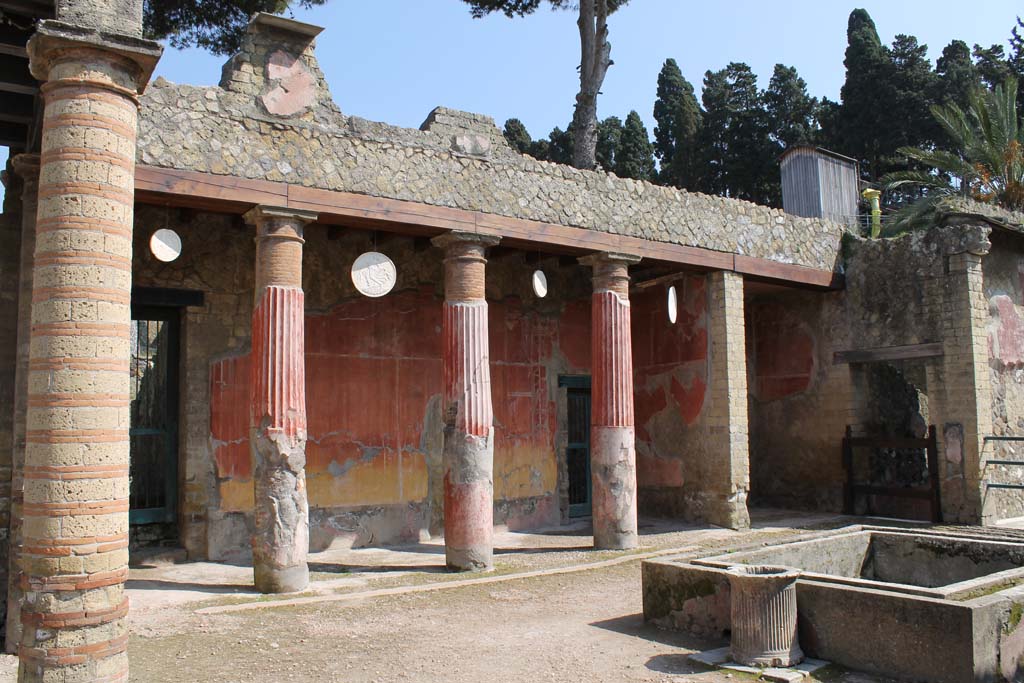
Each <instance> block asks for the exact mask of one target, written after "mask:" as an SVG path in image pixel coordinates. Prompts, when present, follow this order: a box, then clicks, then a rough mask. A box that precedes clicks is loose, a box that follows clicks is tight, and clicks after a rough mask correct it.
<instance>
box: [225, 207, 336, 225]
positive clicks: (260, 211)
mask: <svg viewBox="0 0 1024 683" xmlns="http://www.w3.org/2000/svg"><path fill="white" fill-rule="evenodd" d="M319 217H320V214H319V213H317V212H316V211H305V210H303V209H292V208H289V207H287V206H270V205H268V204H257V205H256V206H254V207H252V208H251V209H249V210H248V211H246V212H245V213H244V214H242V220H244V221H245V222H246V223H247V224H248V225H255V226H257V227H258V226H260V225H262V224H263V223H265V222H267V221H270V220H274V219H284V220H290V221H295V222H298V223H301V224H303V225H305V224H306V223H314V222H316V219H317V218H319Z"/></svg>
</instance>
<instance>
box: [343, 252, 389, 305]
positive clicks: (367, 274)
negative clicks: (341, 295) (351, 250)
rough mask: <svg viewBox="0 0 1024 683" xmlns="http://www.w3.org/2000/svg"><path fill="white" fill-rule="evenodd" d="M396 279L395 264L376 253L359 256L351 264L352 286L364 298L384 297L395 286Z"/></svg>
mask: <svg viewBox="0 0 1024 683" xmlns="http://www.w3.org/2000/svg"><path fill="white" fill-rule="evenodd" d="M397 278H398V272H397V271H396V270H395V264H394V263H393V262H392V261H391V259H389V258H388V257H387V256H385V255H384V254H382V253H380V252H378V251H367V252H365V253H363V254H360V255H359V257H358V258H357V259H356V260H355V262H354V263H353V264H352V284H354V285H355V286H356V289H357V290H359V293H360V294H363V295H364V296H370V297H378V296H384V295H385V294H387V293H388V292H390V291H391V289H392V288H393V287H394V286H395V280H396V279H397Z"/></svg>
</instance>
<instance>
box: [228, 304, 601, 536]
mask: <svg viewBox="0 0 1024 683" xmlns="http://www.w3.org/2000/svg"><path fill="white" fill-rule="evenodd" d="M488 314H489V319H488V325H489V335H490V353H491V382H492V388H491V390H492V397H493V403H494V424H495V449H494V460H495V463H494V464H495V467H494V486H495V499H496V500H497V501H514V500H521V499H534V501H533V504H531V505H530V506H526V507H524V509H523V512H522V514H521V515H516V514H513V515H512V516H511V517H510V518H509V519H506V520H496V521H499V522H505V523H507V524H508V525H509V526H510V528H526V527H529V526H540V525H544V524H551V523H557V520H558V514H559V512H558V501H557V458H556V454H555V430H556V426H557V419H556V405H555V396H554V394H553V392H552V390H551V389H550V388H549V377H548V368H547V366H548V365H550V364H551V359H552V357H553V356H555V355H556V354H560V355H561V356H563V357H564V358H567V359H569V362H570V364H572V365H574V366H576V368H577V370H576V371H584V372H585V371H586V368H585V364H589V325H590V321H589V300H587V301H583V302H574V303H572V304H570V305H568V306H567V307H566V308H565V310H564V312H563V314H562V316H561V317H560V318H559V319H555V318H551V317H545V316H541V315H539V314H537V313H536V312H533V311H524V309H523V306H522V304H521V302H520V301H519V300H518V299H516V298H508V299H505V300H503V301H500V302H490V306H489V312H488ZM441 315H442V309H441V302H440V301H439V300H438V299H437V297H436V296H435V294H434V291H433V288H425V289H422V290H406V291H403V292H399V293H396V294H393V295H391V296H387V297H383V298H380V299H367V298H362V297H360V298H358V299H352V300H349V301H346V302H345V303H343V304H341V305H339V306H337V307H335V308H334V309H332V310H331V311H330V312H328V313H326V314H313V313H307V315H306V396H307V414H308V421H309V434H308V442H307V445H306V457H307V468H306V476H307V483H308V486H309V498H310V505H311V506H313V507H329V508H334V507H338V508H346V507H359V506H367V505H399V504H403V503H408V502H416V501H424V500H426V499H428V497H429V488H428V487H430V486H434V485H439V482H438V483H436V484H435V483H434V482H431V481H430V479H429V476H428V471H427V453H426V439H425V433H424V431H425V429H426V425H427V421H428V419H429V418H428V409H429V407H430V404H431V399H432V398H435V399H437V398H439V397H440V394H441V392H442V386H443V385H442V361H441ZM248 362H249V361H248V356H247V355H246V356H238V357H230V358H225V359H222V360H220V361H217V362H215V363H214V364H213V366H212V368H211V384H212V386H211V406H210V410H211V431H212V437H213V446H214V457H215V460H216V464H217V477H218V480H219V489H220V495H221V508H222V509H223V510H233V511H241V510H248V509H251V506H252V484H251V471H250V455H249V444H248V428H249V427H248V408H247V406H248V399H247V396H248V387H247V386H246V382H247V379H248ZM551 381H552V382H553V381H554V379H553V378H552V379H551ZM434 403H435V405H436V400H435V402H434ZM435 410H437V408H436V407H435ZM438 416H439V415H438ZM437 428H438V429H439V428H440V423H437ZM538 498H539V499H540V500H536V499H538ZM513 507H514V506H513Z"/></svg>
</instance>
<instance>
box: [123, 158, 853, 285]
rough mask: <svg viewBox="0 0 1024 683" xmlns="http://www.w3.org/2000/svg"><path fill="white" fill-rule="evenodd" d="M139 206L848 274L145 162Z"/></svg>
mask: <svg viewBox="0 0 1024 683" xmlns="http://www.w3.org/2000/svg"><path fill="white" fill-rule="evenodd" d="M135 189H136V201H139V202H142V203H154V204H163V205H176V206H191V207H194V208H199V209H206V210H211V211H239V210H242V209H248V208H250V207H252V206H254V205H256V204H269V205H274V206H287V207H289V208H293V209H302V210H306V211H316V212H317V213H319V215H320V218H319V219H318V221H317V222H319V223H322V224H327V225H346V226H350V227H356V228H366V229H374V230H382V231H390V232H400V233H404V234H409V235H416V236H433V235H438V234H441V233H442V232H446V231H448V230H465V231H469V232H477V233H480V234H485V235H497V236H500V237H502V245H504V246H510V247H519V248H523V249H530V250H541V251H555V252H558V253H562V254H569V255H582V254H586V253H591V252H596V251H606V252H618V253H627V254H634V255H636V256H640V257H642V258H644V259H646V260H650V261H654V262H663V263H669V264H673V265H683V266H687V267H689V268H691V269H694V270H703V271H710V270H730V271H735V272H738V273H742V274H744V275H749V276H751V277H754V278H757V279H764V280H769V281H775V282H784V283H787V284H790V285H793V286H799V287H805V288H813V289H839V288H841V287H842V276H840V275H838V274H836V273H833V272H832V271H829V270H821V269H817V268H809V267H806V266H797V265H791V264H786V263H777V262H775V261H769V260H767V259H758V258H752V257H749V256H739V255H736V254H730V253H726V252H721V251H714V250H711V249H703V248H700V247H688V246H683V245H679V244H671V243H667V242H653V241H650V240H645V239H641V238H639V237H631V236H628V235H616V234H613V233H607V232H600V231H597V230H587V229H586V228H576V227H572V226H567V225H556V224H553V223H544V222H542V221H531V220H526V219H522V218H510V217H507V216H498V215H495V214H488V213H481V212H477V211H467V210H465V209H454V208H450V207H445V206H434V205H431V204H422V203H419V202H410V201H404V200H399V199H388V198H385V197H371V196H368V195H362V194H355V193H351V192H341V191H337V190H324V189H319V188H311V187H303V186H300V185H290V184H288V183H283V182H273V181H269V180H258V179H249V178H236V177H233V176H222V175H214V174H211V173H201V172H197V171H182V170H177V169H167V168H159V167H156V166H148V165H144V164H140V165H139V166H138V167H137V168H136V171H135Z"/></svg>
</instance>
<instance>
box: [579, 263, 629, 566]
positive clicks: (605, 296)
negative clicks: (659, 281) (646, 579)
mask: <svg viewBox="0 0 1024 683" xmlns="http://www.w3.org/2000/svg"><path fill="white" fill-rule="evenodd" d="M639 261H640V259H639V258H638V257H635V256H629V255H626V254H594V255H592V256H586V257H583V258H581V259H580V263H583V264H584V265H589V266H591V267H592V268H593V271H594V294H593V298H592V299H591V322H590V325H591V364H592V366H591V374H592V380H591V412H590V424H591V431H590V471H591V477H592V480H593V482H592V489H593V506H592V507H593V521H594V547H595V548H600V549H625V548H635V547H636V546H637V542H638V541H637V503H636V435H635V430H634V424H633V344H632V338H631V336H630V316H629V270H628V268H629V265H630V264H632V263H638V262H639Z"/></svg>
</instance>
